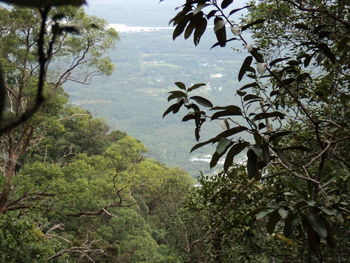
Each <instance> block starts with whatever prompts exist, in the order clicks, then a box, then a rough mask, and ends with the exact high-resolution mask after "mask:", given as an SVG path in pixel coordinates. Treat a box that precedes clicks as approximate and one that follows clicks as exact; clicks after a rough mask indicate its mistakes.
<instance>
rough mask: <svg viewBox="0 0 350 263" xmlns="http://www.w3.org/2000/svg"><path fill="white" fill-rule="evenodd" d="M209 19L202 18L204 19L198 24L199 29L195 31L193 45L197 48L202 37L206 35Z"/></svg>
mask: <svg viewBox="0 0 350 263" xmlns="http://www.w3.org/2000/svg"><path fill="white" fill-rule="evenodd" d="M207 25H208V22H207V19H205V18H204V17H202V19H201V20H200V21H199V23H198V24H197V27H196V29H195V31H194V36H193V43H194V44H195V45H196V46H197V45H198V44H199V42H200V40H201V38H202V35H203V34H204V32H205V30H206V29H207Z"/></svg>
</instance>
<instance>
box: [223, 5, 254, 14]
mask: <svg viewBox="0 0 350 263" xmlns="http://www.w3.org/2000/svg"><path fill="white" fill-rule="evenodd" d="M249 7H252V5H246V6H244V7H241V8H236V9H233V10H231V12H230V13H229V15H228V16H231V15H233V14H234V13H237V12H238V11H241V10H243V9H246V8H249Z"/></svg>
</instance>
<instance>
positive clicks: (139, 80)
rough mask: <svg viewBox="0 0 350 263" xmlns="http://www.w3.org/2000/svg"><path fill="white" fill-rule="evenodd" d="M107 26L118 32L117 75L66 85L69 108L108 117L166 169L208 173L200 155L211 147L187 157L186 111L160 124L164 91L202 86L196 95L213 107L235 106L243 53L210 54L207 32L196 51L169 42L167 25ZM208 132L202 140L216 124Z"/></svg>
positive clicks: (185, 43)
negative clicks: (178, 84)
mask: <svg viewBox="0 0 350 263" xmlns="http://www.w3.org/2000/svg"><path fill="white" fill-rule="evenodd" d="M113 22H118V21H113ZM111 26H113V27H115V28H116V29H117V30H118V31H119V33H120V41H118V43H117V47H116V48H115V49H114V50H112V51H110V53H109V56H110V57H111V58H112V60H113V63H114V64H115V65H116V70H115V72H114V73H113V74H112V76H109V77H101V78H99V77H96V78H95V79H94V81H93V82H92V84H91V85H90V86H86V87H82V86H80V85H75V84H69V85H67V86H66V90H67V92H68V93H69V95H70V98H71V101H72V103H75V104H79V105H82V106H83V107H85V108H87V109H89V110H90V111H91V112H92V113H94V114H96V115H97V116H100V117H104V118H106V120H107V121H108V123H109V124H110V125H111V127H112V128H113V129H120V130H122V131H126V132H127V133H128V134H130V135H132V136H134V137H136V138H137V139H139V140H140V141H142V142H143V143H144V144H145V145H146V147H147V148H148V150H149V152H148V155H149V156H151V157H153V158H155V159H157V160H159V161H161V162H164V163H166V164H167V165H170V166H177V167H181V168H183V169H186V170H187V171H189V172H190V174H191V175H192V176H197V175H198V174H199V172H198V171H199V170H201V171H203V172H205V173H209V172H211V171H210V170H209V164H208V163H206V160H207V159H206V158H201V156H205V155H208V154H211V153H213V151H214V150H215V149H214V148H213V147H207V148H203V149H201V150H198V152H194V153H193V154H191V155H190V154H189V151H190V149H191V147H192V146H193V145H194V144H195V143H196V142H195V140H194V134H193V130H194V126H193V123H181V119H182V116H183V115H184V114H185V112H183V114H182V115H179V114H178V115H175V116H172V115H168V116H167V117H166V118H164V119H162V114H163V112H164V111H165V109H166V108H167V107H168V106H169V105H170V104H168V102H167V99H166V98H167V96H168V94H167V92H168V91H170V90H172V89H174V88H175V85H174V84H173V83H174V82H176V81H182V82H184V83H185V84H187V85H190V84H194V83H200V82H204V83H206V84H207V86H206V87H203V88H202V89H200V90H198V92H197V94H198V95H202V96H208V98H210V99H211V100H212V102H213V103H214V104H215V105H225V104H228V103H235V102H236V103H238V102H239V101H238V100H237V98H236V97H235V87H237V85H238V83H237V74H238V70H239V68H240V65H241V63H242V57H243V56H244V53H243V52H245V50H243V49H242V47H241V46H240V45H237V44H236V46H233V47H234V48H237V49H241V53H240V52H237V51H233V50H230V48H229V47H228V48H225V49H220V48H214V49H213V50H211V51H209V49H210V47H211V46H212V45H213V44H214V43H215V39H210V38H209V37H212V35H211V34H208V33H207V35H204V38H203V40H202V42H201V44H200V45H199V46H198V47H194V45H193V43H192V41H191V40H186V41H185V40H183V39H180V38H179V39H177V40H176V41H173V40H172V30H171V28H167V27H166V26H159V25H156V26H148V25H147V24H146V25H144V24H142V25H141V26H140V25H135V24H131V25H127V24H118V23H116V24H112V25H111ZM234 44H235V43H234ZM232 45H233V44H231V45H230V46H232ZM207 127H208V130H207V131H205V128H206V127H204V132H203V135H204V136H205V135H206V136H210V135H214V134H215V132H218V131H220V130H222V128H221V127H220V125H218V126H217V127H212V125H207Z"/></svg>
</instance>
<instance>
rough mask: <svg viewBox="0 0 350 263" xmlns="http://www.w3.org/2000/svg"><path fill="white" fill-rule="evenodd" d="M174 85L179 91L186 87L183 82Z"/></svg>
mask: <svg viewBox="0 0 350 263" xmlns="http://www.w3.org/2000/svg"><path fill="white" fill-rule="evenodd" d="M175 85H176V86H177V87H178V88H179V89H183V90H186V85H185V84H184V83H183V82H179V81H178V82H175Z"/></svg>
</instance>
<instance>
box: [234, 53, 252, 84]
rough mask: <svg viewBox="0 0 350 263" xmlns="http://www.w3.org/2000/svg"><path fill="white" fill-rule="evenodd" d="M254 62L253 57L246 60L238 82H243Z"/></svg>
mask: <svg viewBox="0 0 350 263" xmlns="http://www.w3.org/2000/svg"><path fill="white" fill-rule="evenodd" d="M252 61H253V57H252V56H248V57H246V58H245V60H244V62H243V64H242V67H241V69H240V71H239V73H238V80H239V81H241V80H242V78H243V76H244V74H245V73H246V72H247V70H248V68H249V67H250V64H252Z"/></svg>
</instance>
